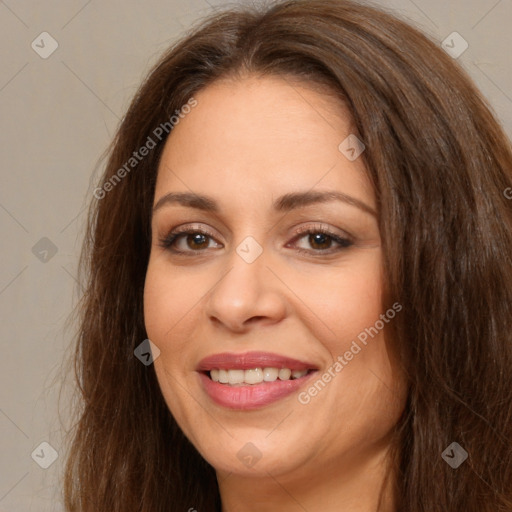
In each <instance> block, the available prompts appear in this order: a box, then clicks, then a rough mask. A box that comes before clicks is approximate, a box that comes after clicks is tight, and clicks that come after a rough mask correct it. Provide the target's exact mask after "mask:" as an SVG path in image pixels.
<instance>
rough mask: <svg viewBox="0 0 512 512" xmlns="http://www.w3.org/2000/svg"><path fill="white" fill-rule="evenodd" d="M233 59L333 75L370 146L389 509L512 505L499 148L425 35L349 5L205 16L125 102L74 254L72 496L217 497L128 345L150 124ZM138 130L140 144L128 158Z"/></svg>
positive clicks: (503, 168)
mask: <svg viewBox="0 0 512 512" xmlns="http://www.w3.org/2000/svg"><path fill="white" fill-rule="evenodd" d="M244 72H250V73H257V74H260V75H261V76H266V75H277V76H282V77H290V78H292V77H293V78H299V79H301V80H304V81H306V82H310V83H316V84H323V85H326V86H328V87H329V89H330V90H331V91H332V92H333V93H334V94H335V95H336V96H337V97H338V98H339V100H340V101H343V102H344V103H345V104H346V105H347V106H348V108H349V109H350V112H351V114H352V116H353V122H354V125H355V127H356V128H357V133H358V134H359V136H360V138H361V139H362V140H363V141H364V144H365V145H366V151H365V152H364V153H363V158H364V159H365V163H366V168H367V172H368V176H369V178H370V180H371V182H372V184H373V186H374V188H375V193H376V196H377V198H378V205H379V223H380V231H381V236H382V241H383V266H384V276H385V294H384V295H385V296H384V297H383V300H384V304H392V303H394V302H395V301H398V302H400V304H402V306H403V311H402V312H401V314H400V315H397V318H396V320H395V321H394V322H393V323H392V324H390V328H391V329H392V336H393V339H395V340H397V341H396V344H397V350H398V353H399V357H400V360H401V362H402V365H403V368H404V372H405V374H406V376H407V379H408V384H409V393H408V399H407V404H406V410H405V412H404V415H403V417H402V418H401V420H400V422H399V424H398V425H397V427H396V439H397V440H398V445H399V448H400V449H399V453H398V457H399V458H398V463H397V468H396V475H395V477H396V489H397V494H398V498H399V504H398V510H399V511H404V512H405V511H407V512H412V511H422V512H439V511H440V510H442V511H444V512H455V511H456V512H460V511H462V510H464V511H465V512H490V511H493V512H496V511H508V512H510V511H512V450H511V448H512V441H511V440H512V314H511V304H512V201H511V200H509V199H507V197H506V194H505V193H504V191H506V190H507V189H508V190H510V189H509V187H511V186H512V151H511V147H510V143H509V141H508V139H507V137H506V136H505V134H504V132H503V130H502V128H501V127H500V125H499V124H498V123H497V121H496V120H495V118H494V117H493V115H492V113H491V109H490V107H489V105H488V103H487V102H486V100H485V99H484V98H483V97H482V95H481V94H480V92H479V91H478V90H477V89H476V87H475V86H474V85H473V84H472V82H471V81H470V79H469V78H468V76H467V74H466V73H465V72H464V71H463V70H462V69H461V68H460V66H459V65H458V64H456V63H455V62H454V61H453V59H452V58H451V57H449V56H448V55H447V54H445V52H444V51H443V50H442V49H441V48H440V47H439V45H438V44H436V43H435V42H433V41H431V40H430V39H429V38H428V37H426V36H425V35H423V34H421V33H420V32H419V31H417V30H416V29H414V28H411V27H410V26H409V25H408V24H406V23H404V22H402V21H400V20H398V19H397V18H395V17H394V16H391V15H390V14H388V13H386V12H383V11H382V10H380V9H377V8H374V7H371V6H367V5H359V4H356V3H353V2H351V1H348V0H297V1H293V0H291V1H284V2H279V3H274V4H271V5H270V6H268V7H266V8H260V9H257V8H254V7H253V8H249V7H241V6H239V7H235V8H232V9H230V10H229V11H224V12H221V13H216V14H214V15H212V16H210V17H209V18H208V19H207V20H204V21H202V22H201V24H199V25H197V26H196V27H194V29H193V30H192V31H191V32H190V33H189V34H187V36H186V37H185V38H183V39H182V40H181V41H179V42H177V43H176V44H174V45H173V47H172V48H171V49H170V50H169V51H168V52H167V53H166V54H165V55H164V56H163V57H162V58H161V59H160V61H159V62H158V64H157V65H156V66H155V67H154V68H153V70H152V71H151V73H150V74H149V76H148V78H147V79H146V81H145V82H144V83H143V84H142V86H141V87H140V89H139V91H138V93H137V95H136V96H135V98H134V100H133V102H132V104H131V106H130V107H129V109H128V112H127V114H126V116H125V117H124V119H123V121H122V123H121V125H120V127H119V130H118V132H117V135H116V137H115V139H114V141H113V143H112V146H111V148H110V151H109V158H108V162H107V164H106V169H105V172H104V175H103V178H102V185H101V190H100V192H97V193H95V197H94V198H93V199H92V202H91V206H90V211H89V217H88V227H87V233H86V237H85V241H84V246H83V251H82V254H81V260H80V271H81V274H80V275H81V278H82V280H83V282H84V294H83V297H82V300H81V302H80V303H79V304H78V309H79V311H80V324H79V335H78V336H77V344H76V354H75V372H76V379H77V384H78V387H79V390H80V396H79V398H80V401H79V407H78V408H77V410H76V418H77V422H76V426H75V428H74V429H73V430H72V431H71V436H72V437H71V446H70V450H69V455H68V459H67V467H66V475H65V486H64V487H65V502H66V507H67V510H68V511H70V512H92V511H94V512H127V511H131V512H135V511H143V512H160V511H161V512H164V511H166V512H169V511H174V510H176V511H186V510H189V509H190V508H195V509H197V510H198V511H214V510H220V496H219V492H218V486H217V481H216V476H215V471H214V469H213V468H212V467H211V466H210V465H209V464H208V463H207V462H206V461H205V460H204V459H203V458H202V457H201V456H200V455H199V454H198V452H197V451H196V450H195V448H194V447H193V446H192V445H191V444H190V443H189V441H188V440H187V439H186V438H185V436H184V435H183V433H182V432H181V430H180V429H179V427H178V426H177V424H176V422H175V421H174V419H173V417H172V415H171V413H170V412H169V410H168V408H167V406H166V404H165V402H164V399H163V397H162V394H161V391H160V388H159V385H158V382H157V379H156V376H155V372H154V369H153V367H152V366H151V365H150V366H145V365H144V364H141V362H140V361H139V360H138V359H137V358H136V357H134V349H135V348H136V347H137V346H138V345H139V344H140V343H141V342H142V341H143V340H145V339H146V338H147V336H146V332H145V327H144V318H143V287H144V279H145V273H146V268H147V264H148V259H149V251H150V242H151V228H150V212H151V207H152V202H153V194H154V186H155V179H156V173H157V167H158V162H159V158H160V155H161V152H162V148H163V145H164V143H165V140H166V139H165V135H166V134H167V131H165V133H164V134H163V135H164V136H161V138H158V137H156V136H155V130H156V129H157V128H158V127H159V126H167V128H169V129H170V128H171V126H170V125H169V119H170V118H171V117H172V116H173V115H175V112H176V111H181V110H180V109H181V108H182V107H183V105H186V104H187V102H189V101H190V99H191V98H193V95H194V94H195V93H197V92H198V91H199V90H201V89H202V88H204V87H206V86H207V85H208V84H210V83H212V82H213V81H214V80H216V79H218V78H226V77H232V76H236V75H238V74H239V73H244ZM176 115H177V114H176ZM165 123H168V124H167V125H165ZM157 133H160V132H157ZM148 137H151V138H152V139H153V141H154V142H155V147H152V148H151V149H150V150H149V153H148V154H147V156H145V157H144V158H141V159H140V161H137V163H136V165H135V164H134V162H133V161H132V162H131V164H130V165H129V166H128V165H127V162H130V158H132V157H133V152H134V151H137V150H138V149H139V148H141V147H142V146H145V145H148ZM157 139H158V140H157ZM132 164H133V165H132ZM123 166H124V169H125V172H124V173H123V172H120V171H119V170H120V169H121V168H123ZM121 175H122V176H121ZM116 176H117V177H116ZM119 178H120V179H119ZM107 182H109V183H110V185H108V186H107V185H106V184H107ZM98 190H99V189H98ZM452 442H457V443H458V444H459V445H460V446H461V447H462V448H464V450H465V451H466V452H467V453H468V459H467V460H466V461H465V462H464V463H462V464H461V465H460V466H459V467H458V468H457V469H454V468H452V467H450V465H449V464H447V462H445V460H443V457H442V456H441V454H442V452H443V451H444V450H445V448H447V447H448V446H449V445H450V444H451V443H452Z"/></svg>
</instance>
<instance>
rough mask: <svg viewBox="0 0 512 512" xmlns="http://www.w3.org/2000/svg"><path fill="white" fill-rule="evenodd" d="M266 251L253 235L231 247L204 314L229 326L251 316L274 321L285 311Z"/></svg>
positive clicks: (234, 326)
mask: <svg viewBox="0 0 512 512" xmlns="http://www.w3.org/2000/svg"><path fill="white" fill-rule="evenodd" d="M268 256H269V254H267V253H266V251H265V250H264V249H263V247H262V245H260V243H259V242H258V241H257V240H256V239H255V238H254V237H252V236H247V237H245V238H244V239H243V240H242V241H241V242H240V243H239V244H238V245H237V246H235V247H233V249H232V251H231V254H230V255H229V257H228V258H227V259H226V272H225V273H224V274H223V277H222V278H221V279H220V280H219V281H218V282H217V284H216V286H215V287H214V288H213V289H212V291H211V293H210V295H209V299H208V303H207V311H206V312H207V315H208V316H209V317H210V318H216V319H217V320H219V321H220V322H221V323H223V324H225V325H226V326H228V327H230V328H232V329H240V328H242V327H243V325H244V323H245V322H247V321H248V320H250V319H251V318H255V317H258V318H270V319H273V320H277V319H278V318H280V317H281V316H282V315H283V314H284V311H285V308H284V303H283V297H282V294H281V293H280V292H279V287H276V282H275V279H273V275H272V272H270V271H269V270H268V269H267V264H268V263H269V258H268Z"/></svg>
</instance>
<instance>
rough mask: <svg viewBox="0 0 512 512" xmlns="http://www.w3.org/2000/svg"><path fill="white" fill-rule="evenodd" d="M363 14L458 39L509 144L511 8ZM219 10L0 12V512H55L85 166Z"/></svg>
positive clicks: (123, 7)
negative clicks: (174, 46) (150, 81)
mask: <svg viewBox="0 0 512 512" xmlns="http://www.w3.org/2000/svg"><path fill="white" fill-rule="evenodd" d="M375 3H376V4H380V5H385V6H386V7H389V8H393V9H394V10H395V12H396V13H397V14H399V15H401V16H403V17H405V18H406V19H409V20H410V21H411V22H412V23H414V24H416V25H417V26H418V27H419V28H420V29H422V30H423V31H424V32H427V33H428V34H429V35H430V36H431V37H433V38H434V39H436V40H437V41H438V42H439V44H441V41H443V40H444V39H445V38H446V37H447V36H448V35H449V34H451V33H452V32H453V31H457V32H458V33H460V34H461V35H462V37H463V38H464V39H465V40H466V41H467V42H468V44H469V47H468V49H467V50H466V51H465V52H464V53H463V54H462V55H461V56H460V57H458V59H457V60H458V61H459V62H460V63H461V64H462V65H463V67H464V68H465V69H466V70H467V71H468V72H469V73H470V75H471V76H472V77H473V79H474V80H475V82H476V84H477V86H478V87H479V88H480V89H481V90H482V92H483V93H484V95H485V96H486V97H487V98H488V100H489V102H490V103H491V105H492V107H493V109H494V111H495V113H496V115H497V116H498V119H499V120H500V121H501V122H502V124H503V125H504V127H505V129H506V131H507V133H508V134H509V136H510V134H511V133H512V52H511V51H510V48H512V31H511V30H510V26H511V22H512V3H511V2H507V1H504V0H500V1H498V0H415V1H414V2H413V1H412V0H394V1H391V2H384V1H380V2H375ZM221 5H223V3H222V2H218V1H213V0H209V2H206V1H203V0H166V1H162V0H151V1H148V2H137V1H134V0H123V1H120V0H108V1H101V2H100V1H98V0H89V1H86V0H67V1H62V0H61V1H57V0H49V1H44V2H43V1H39V0H37V1H36V0H32V1H29V0H18V1H16V0H5V1H3V2H2V1H0V47H1V59H2V60H1V64H2V65H1V68H0V111H1V118H0V123H1V133H2V136H1V169H0V173H1V188H0V231H1V238H2V265H1V268H0V309H1V315H2V316H1V318H2V321H1V324H0V329H1V355H0V384H1V385H0V434H1V435H0V454H1V456H0V512H29V511H37V512H46V511H58V510H62V505H61V503H60V481H61V471H62V463H63V461H64V458H65V453H64V447H63V444H62V436H61V429H60V423H59V417H58V415H57V403H58V402H57V400H58V393H59V389H60V379H61V364H62V360H63V357H64V356H65V355H66V353H67V351H69V347H70V343H71V342H72V337H73V333H74V331H73V327H72V326H71V327H69V328H67V329H66V328H65V325H64V322H65V320H66V318H67V317H68V315H69V314H70V312H71V310H72V307H73V305H74V304H75V303H76V299H77V293H76V290H75V285H76V282H75V277H76V267H77V260H78V254H79V250H80V244H81V239H82V237H83V232H84V231H83V230H84V221H85V208H86V206H87V204H88V201H89V200H90V198H91V197H90V195H91V191H92V190H93V187H94V186H95V183H96V180H97V179H98V176H99V172H100V171H101V168H99V169H97V162H98V160H99V158H100V156H101V154H102V153H103V152H104V151H105V149H106V148H107V145H108V143H109V141H110V140H111V137H112V135H113V134H114V132H115V129H116V127H117V125H118V123H119V120H120V119H121V118H122V116H123V112H124V110H125V109H126V107H127V106H128V103H129V101H130V99H131V97H132V96H133V94H134V92H135V91H136V88H137V86H138V85H139V83H140V81H141V79H142V78H143V76H144V75H145V73H146V72H147V71H148V70H149V68H150V66H151V64H152V63H154V62H155V60H156V58H157V57H158V55H159V54H160V53H161V52H162V51H163V50H164V49H165V48H166V47H167V46H168V45H169V44H170V43H171V42H172V41H174V40H175V39H176V38H178V37H179V36H180V35H182V34H183V33H184V31H185V29H186V28H187V27H189V26H190V24H191V23H192V22H193V21H194V20H196V19H197V18H198V17H201V16H204V15H206V14H208V13H209V12H210V11H211V10H212V8H214V7H218V6H221ZM42 32H48V33H49V34H50V35H51V36H52V37H53V38H54V39H55V40H56V41H57V43H58V48H57V50H56V51H55V52H54V53H53V54H52V55H50V56H49V57H48V58H42V57H41V56H40V55H39V54H38V53H36V51H35V50H34V49H33V48H32V46H31V44H32V42H33V41H35V44H38V45H39V46H38V47H37V48H38V51H39V52H43V51H49V49H51V46H50V39H49V38H48V36H40V37H39V35H40V34H41V33H42ZM41 38H43V39H44V42H43V43H41ZM404 45H407V41H404ZM43 53H44V52H43ZM34 247H35V248H34ZM45 251H46V252H45ZM54 253H55V254H54ZM65 396H66V395H65ZM65 396H64V398H65ZM64 402H65V400H64ZM61 409H62V410H61V413H62V415H63V419H64V420H65V416H66V408H65V407H62V406H61ZM42 442H48V443H49V444H50V445H51V446H52V447H53V448H54V449H55V450H56V452H57V454H58V458H57V460H56V461H55V462H54V463H53V464H52V465H51V466H50V467H48V469H43V468H41V467H40V466H39V465H38V464H37V463H36V462H35V461H34V460H33V458H32V457H31V454H32V453H33V451H34V450H35V449H36V448H37V450H36V454H39V459H40V460H43V459H45V458H46V459H45V460H49V459H48V458H47V457H49V451H48V448H47V447H46V448H45V446H44V445H43V447H42V448H38V447H39V445H40V444H41V443H42ZM41 450H43V451H42V452H41ZM45 450H46V451H45ZM41 454H44V455H41ZM101 463H102V461H100V460H99V461H98V465H100V464H101Z"/></svg>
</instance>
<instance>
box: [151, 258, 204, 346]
mask: <svg viewBox="0 0 512 512" xmlns="http://www.w3.org/2000/svg"><path fill="white" fill-rule="evenodd" d="M196 284H197V283H195V282H194V280H193V279H192V281H191V279H190V277H186V276H184V275H183V274H181V275H180V272H179V271H176V270H174V271H173V270H172V269H170V268H169V266H167V268H165V266H164V264H162V263H158V261H157V262H156V263H152V262H151V261H150V263H149V266H148V270H147V273H146V281H145V285H144V323H145V326H146V331H147V334H148V337H149V339H151V341H153V342H155V343H156V344H157V345H158V344H159V342H160V343H162V342H163V341H165V340H167V339H169V337H172V333H173V331H174V330H175V329H179V324H180V322H181V321H182V320H183V319H184V318H185V317H186V315H187V313H189V312H190V311H191V308H192V307H193V305H194V304H195V303H197V301H198V300H199V297H200V289H199V287H198V286H196ZM177 342H178V343H179V339H177ZM159 348H160V349H161V350H162V347H159ZM175 348H177V349H179V347H175Z"/></svg>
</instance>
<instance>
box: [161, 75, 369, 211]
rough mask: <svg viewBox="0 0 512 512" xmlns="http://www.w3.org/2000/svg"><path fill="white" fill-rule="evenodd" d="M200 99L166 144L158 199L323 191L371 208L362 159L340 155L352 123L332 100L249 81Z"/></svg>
mask: <svg viewBox="0 0 512 512" xmlns="http://www.w3.org/2000/svg"><path fill="white" fill-rule="evenodd" d="M194 98H195V99H196V100H197V105H196V106H195V107H194V109H192V110H191V111H190V113H189V114H187V115H184V117H183V118H182V119H180V121H179V123H178V124H176V126H175V127H174V128H173V131H172V132H171V134H170V136H169V137H168V139H167V142H166V145H165V148H164V152H163V155H162V159H161V162H160V166H159V172H158V179H157V186H156V192H155V199H156V200H157V199H158V196H159V195H161V194H163V193H166V192H168V191H169V190H180V191H192V192H197V193H201V192H203V193H208V194H210V195H211V194H212V193H217V194H219V195H224V196H226V197H231V198H232V200H234V199H235V198H236V197H240V196H244V197H245V198H246V200H250V199H251V198H254V199H255V198H257V197H260V196H262V195H266V196H267V198H268V199H270V195H271V194H272V195H274V196H276V195H280V194H283V193H286V192H290V191H291V190H294V189H296V190H299V189H300V190H304V189H311V188H312V187H315V186H317V185H318V186H321V187H323V188H325V187H327V188H334V189H337V190H341V191H342V192H346V193H351V194H352V195H355V196H356V197H359V198H360V199H364V200H365V201H366V202H367V203H368V202H370V203H372V202H373V197H372V196H373V192H372V189H371V187H370V184H369V182H368V180H367V177H366V172H365V168H364V163H363V159H362V158H358V159H356V160H355V161H349V159H347V157H346V156H345V155H344V154H343V153H342V152H341V151H340V149H339V145H340V143H341V142H342V141H343V140H344V139H346V138H347V137H348V136H349V135H350V134H351V133H353V127H352V119H351V117H350V115H349V112H348V110H347V109H346V107H345V105H344V104H343V103H342V102H341V101H340V100H339V99H337V98H335V97H334V96H333V95H332V94H326V93H325V92H320V91H319V90H318V88H317V87H315V85H313V84H308V83H299V82H297V81H296V80H295V81H289V80H288V79H285V78H280V77H264V78H261V77H254V76H250V77H246V78H243V79H237V80H222V81H218V82H214V83H213V84H211V85H209V86H207V87H206V88H204V89H202V90H201V91H199V92H198V93H197V94H195V95H194Z"/></svg>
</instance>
